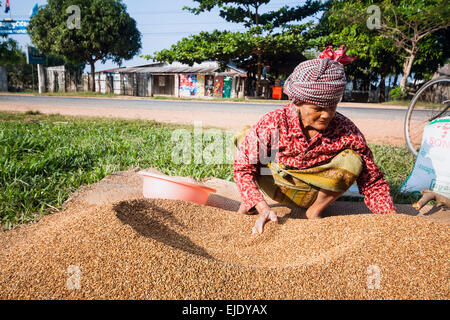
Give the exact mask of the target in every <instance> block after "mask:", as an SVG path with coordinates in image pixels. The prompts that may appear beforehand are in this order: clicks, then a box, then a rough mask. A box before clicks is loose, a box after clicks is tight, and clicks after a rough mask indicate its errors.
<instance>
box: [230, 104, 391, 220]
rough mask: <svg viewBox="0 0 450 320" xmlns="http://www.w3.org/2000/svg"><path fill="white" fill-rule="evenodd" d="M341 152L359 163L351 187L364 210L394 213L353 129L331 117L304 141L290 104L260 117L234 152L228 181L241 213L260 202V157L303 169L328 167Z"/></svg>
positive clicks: (341, 119) (339, 118)
mask: <svg viewBox="0 0 450 320" xmlns="http://www.w3.org/2000/svg"><path fill="white" fill-rule="evenodd" d="M274 132H277V133H278V148H272V147H271V144H273V143H271V142H272V141H275V139H276V136H275V135H274ZM274 145H276V144H274ZM344 149H352V150H354V151H355V152H357V153H358V154H359V155H360V156H361V158H362V160H363V169H362V172H361V174H360V175H359V177H358V179H357V180H356V182H357V184H358V189H359V192H360V193H361V194H362V195H364V202H365V204H366V205H367V207H368V208H369V209H370V210H371V211H372V212H373V213H380V214H384V213H388V212H390V211H395V210H396V209H395V206H394V203H393V200H392V196H391V194H390V188H389V185H388V183H387V182H386V180H385V179H384V177H383V173H382V172H381V171H380V169H379V168H378V166H377V165H376V164H375V162H374V160H373V154H372V151H371V150H370V149H369V147H368V146H367V143H366V140H365V138H364V136H363V134H362V133H361V132H360V131H359V129H358V128H357V127H356V125H355V124H354V123H353V122H352V121H350V120H349V119H348V118H346V117H345V116H343V115H342V114H340V113H339V112H336V114H335V116H334V118H333V119H332V120H331V121H330V123H329V125H328V127H327V128H326V129H325V130H323V131H322V132H319V133H318V134H317V135H315V136H314V137H313V138H312V139H311V140H309V141H308V140H307V138H306V137H305V135H304V134H303V131H302V129H301V127H300V120H299V115H298V111H297V108H296V107H295V105H294V104H292V103H290V104H288V105H286V106H284V107H283V108H280V109H277V110H274V111H271V112H269V113H267V114H265V115H264V116H263V117H262V118H261V119H260V120H259V121H258V122H257V123H256V124H255V125H254V126H253V127H252V128H251V129H250V131H249V132H248V133H247V135H246V136H245V138H244V139H243V140H242V142H241V144H240V148H239V150H237V151H236V157H235V160H234V172H233V177H234V180H235V181H236V184H237V186H238V189H239V192H240V194H241V197H242V201H243V203H244V205H245V207H246V209H247V210H250V209H251V208H252V207H254V206H255V205H256V204H257V203H258V202H260V201H262V200H264V197H263V195H262V193H261V191H260V190H259V189H258V187H257V185H256V176H257V175H258V174H260V173H259V170H260V168H261V167H262V166H263V165H265V164H267V162H269V160H267V157H264V155H267V156H269V157H270V158H269V159H273V157H274V158H275V159H276V160H275V161H276V162H278V163H281V164H284V165H286V166H287V167H288V168H289V167H290V168H295V169H304V168H308V167H312V166H316V165H321V164H324V163H327V162H328V161H329V160H331V159H332V158H333V157H335V156H336V155H337V154H338V153H339V152H341V151H343V150H344ZM260 154H262V156H261V155H260ZM261 159H262V160H261Z"/></svg>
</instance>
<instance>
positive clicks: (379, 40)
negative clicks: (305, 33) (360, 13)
mask: <svg viewBox="0 0 450 320" xmlns="http://www.w3.org/2000/svg"><path fill="white" fill-rule="evenodd" d="M353 2H356V1H353ZM357 2H358V4H359V5H360V7H361V8H367V7H369V5H370V4H371V2H372V1H365V2H364V1H357ZM350 5H351V4H350ZM346 6H349V2H348V1H346V2H344V1H336V2H330V3H329V6H328V8H327V10H326V11H325V13H324V14H323V15H322V17H321V20H320V23H319V24H318V25H317V26H316V27H315V28H314V29H312V30H311V45H312V46H314V47H316V48H318V49H320V48H325V47H326V46H329V45H331V46H333V47H336V48H337V47H339V46H341V45H345V46H346V47H347V54H348V55H350V56H357V57H358V59H357V60H355V61H354V62H352V63H351V64H350V65H348V66H346V75H347V77H348V78H349V79H350V80H352V82H353V87H354V90H357V83H360V87H361V88H360V89H363V90H368V89H369V86H370V83H371V82H374V81H375V82H378V83H379V84H378V87H379V97H378V100H379V101H380V102H383V101H385V82H386V77H387V76H388V75H389V74H392V73H395V72H396V70H397V69H398V67H399V56H398V53H397V52H398V50H397V49H396V48H395V47H394V46H393V43H392V41H391V40H389V39H386V38H385V37H383V36H382V35H381V34H380V33H379V32H378V31H377V30H371V29H369V28H368V27H367V25H366V24H365V23H364V24H362V23H358V24H357V23H353V24H352V23H350V24H349V23H348V19H345V20H344V19H343V17H342V13H341V12H342V10H344V8H346Z"/></svg>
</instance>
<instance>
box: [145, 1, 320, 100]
mask: <svg viewBox="0 0 450 320" xmlns="http://www.w3.org/2000/svg"><path fill="white" fill-rule="evenodd" d="M194 2H196V3H197V4H198V6H197V7H194V8H189V7H184V8H183V9H185V10H189V11H190V12H192V13H194V14H196V15H197V14H200V13H202V12H205V11H211V10H212V9H214V8H216V7H217V8H219V14H220V16H221V17H222V18H224V19H225V20H226V21H229V22H234V23H241V24H243V25H244V26H245V27H246V28H248V30H247V31H246V32H235V33H233V32H228V31H218V30H214V31H213V32H212V33H208V32H201V33H200V34H199V35H194V36H191V37H188V38H183V39H182V40H180V41H179V42H178V43H177V44H176V45H173V46H172V47H171V49H169V50H167V49H166V50H162V51H160V52H155V53H154V55H146V56H145V57H146V58H148V59H156V60H159V61H173V60H178V61H181V62H185V63H189V64H192V63H194V62H201V61H204V60H219V61H220V62H221V63H222V64H226V63H227V62H228V61H229V60H232V61H233V62H235V63H236V64H238V65H241V66H243V65H244V64H245V65H246V66H248V67H249V68H250V69H251V70H256V71H255V74H256V89H257V90H256V91H257V95H258V93H259V88H260V81H261V74H262V68H263V66H264V64H265V63H267V62H269V61H268V60H267V59H268V58H274V52H278V53H279V54H284V55H286V54H288V55H291V56H295V57H299V56H301V52H302V51H303V50H304V49H305V44H306V42H305V37H304V31H305V29H306V26H309V25H310V24H306V25H298V24H296V25H293V24H289V23H292V22H296V21H301V20H303V19H304V18H306V17H308V16H311V15H313V14H315V13H317V12H319V11H320V10H321V9H322V5H321V4H320V1H312V0H308V1H307V2H306V3H305V4H304V5H298V6H296V7H288V6H284V7H282V8H280V9H279V10H276V11H269V12H266V13H261V10H260V9H261V6H263V5H266V4H268V3H269V2H270V0H247V1H243V0H194ZM276 28H280V29H281V32H277V31H276ZM301 57H303V56H301ZM303 58H304V57H303ZM265 59H266V60H265Z"/></svg>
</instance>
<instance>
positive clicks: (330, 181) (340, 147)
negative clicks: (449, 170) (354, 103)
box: [233, 46, 396, 233]
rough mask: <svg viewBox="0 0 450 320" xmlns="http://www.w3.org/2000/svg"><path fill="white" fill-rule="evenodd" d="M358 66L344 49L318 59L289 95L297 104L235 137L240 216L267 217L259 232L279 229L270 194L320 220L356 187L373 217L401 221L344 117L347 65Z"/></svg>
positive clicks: (299, 74) (302, 69) (304, 68)
mask: <svg viewBox="0 0 450 320" xmlns="http://www.w3.org/2000/svg"><path fill="white" fill-rule="evenodd" d="M353 59H354V58H350V57H347V56H346V55H345V47H343V46H342V47H341V48H340V49H339V50H336V51H333V50H332V48H331V47H328V48H327V49H325V50H324V52H322V54H321V55H320V56H319V58H318V59H314V60H308V61H305V62H303V63H300V64H299V65H298V66H297V67H296V68H295V70H294V72H293V73H292V74H291V75H290V76H289V77H288V79H287V80H286V82H285V85H284V88H283V90H284V92H285V93H286V94H287V95H288V97H289V99H290V100H291V102H290V103H289V104H287V105H286V106H284V107H282V108H280V109H277V110H274V111H271V112H269V113H267V114H265V115H264V116H263V117H262V118H261V119H260V120H259V121H258V122H257V123H256V124H255V125H254V126H252V127H247V128H246V129H244V131H242V132H241V133H240V134H238V135H236V136H235V137H234V143H235V145H236V148H237V149H236V156H235V161H234V172H233V177H234V180H235V181H236V184H237V186H238V189H239V192H240V194H241V197H242V203H241V206H240V208H239V212H240V213H244V214H253V213H256V212H258V213H259V214H260V216H259V217H258V219H257V220H256V223H255V226H254V228H253V232H259V233H262V232H263V228H264V224H265V223H266V222H267V221H277V215H276V213H275V212H274V211H273V210H271V209H270V207H269V206H268V204H267V202H266V201H265V200H264V197H263V194H262V192H263V193H264V194H266V195H267V196H268V197H270V198H271V199H273V200H274V201H276V202H279V203H283V204H287V205H294V206H299V207H302V208H305V209H307V210H306V216H307V218H308V219H317V218H320V217H321V213H322V211H323V210H324V209H325V208H326V207H327V206H329V205H330V204H331V203H332V202H334V201H335V200H336V199H338V198H339V197H340V196H341V195H342V194H343V193H344V192H345V191H346V190H347V189H348V188H350V186H351V185H352V184H353V183H354V182H355V181H356V182H357V184H358V188H359V191H360V193H361V194H363V195H364V202H365V204H366V205H367V207H368V208H369V209H370V210H371V211H372V212H373V213H380V214H385V213H395V211H396V209H395V206H394V203H393V200H392V196H391V195H390V188H389V185H388V183H387V182H386V180H385V179H384V177H383V174H382V172H381V171H380V169H379V168H378V167H377V165H376V164H375V162H374V160H373V155H372V152H371V150H370V149H369V147H368V146H367V143H366V141H365V138H364V136H363V134H362V133H361V132H360V130H359V129H358V128H357V127H356V125H355V124H354V123H353V122H352V121H351V120H349V119H348V118H346V117H345V116H343V115H342V114H340V113H338V112H336V107H337V104H338V102H339V101H340V100H341V98H342V95H343V92H344V89H345V85H346V79H345V73H344V66H343V65H344V64H346V63H348V62H351V61H352V60H353Z"/></svg>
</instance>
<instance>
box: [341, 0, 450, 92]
mask: <svg viewBox="0 0 450 320" xmlns="http://www.w3.org/2000/svg"><path fill="white" fill-rule="evenodd" d="M371 2H372V1H371ZM341 3H343V5H342V6H341V7H340V8H337V7H335V8H336V10H335V12H333V15H335V16H336V17H337V18H338V19H341V20H343V21H346V22H347V23H348V21H350V22H352V23H354V24H359V25H364V24H366V22H367V17H368V15H367V8H368V6H367V3H366V2H361V1H345V2H341ZM372 3H374V4H376V5H377V6H378V8H379V9H380V13H381V15H380V18H381V19H380V20H379V25H378V26H377V27H376V30H377V31H378V33H379V34H380V35H381V36H383V37H384V38H385V39H389V40H391V41H392V43H393V46H394V47H395V48H396V49H397V50H399V51H400V53H402V54H403V67H402V72H403V77H402V80H401V82H400V87H401V88H402V91H404V90H405V86H406V81H407V78H408V77H409V75H410V74H411V70H412V67H413V64H414V61H415V59H416V57H417V55H418V53H419V51H420V44H421V43H423V42H424V41H426V39H427V38H429V37H431V36H432V34H433V33H435V32H437V31H439V30H441V29H445V28H448V27H449V26H450V20H449V19H448V17H449V15H450V6H449V5H448V2H447V1H446V0H399V1H393V0H383V1H377V2H375V1H373V2H372Z"/></svg>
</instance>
